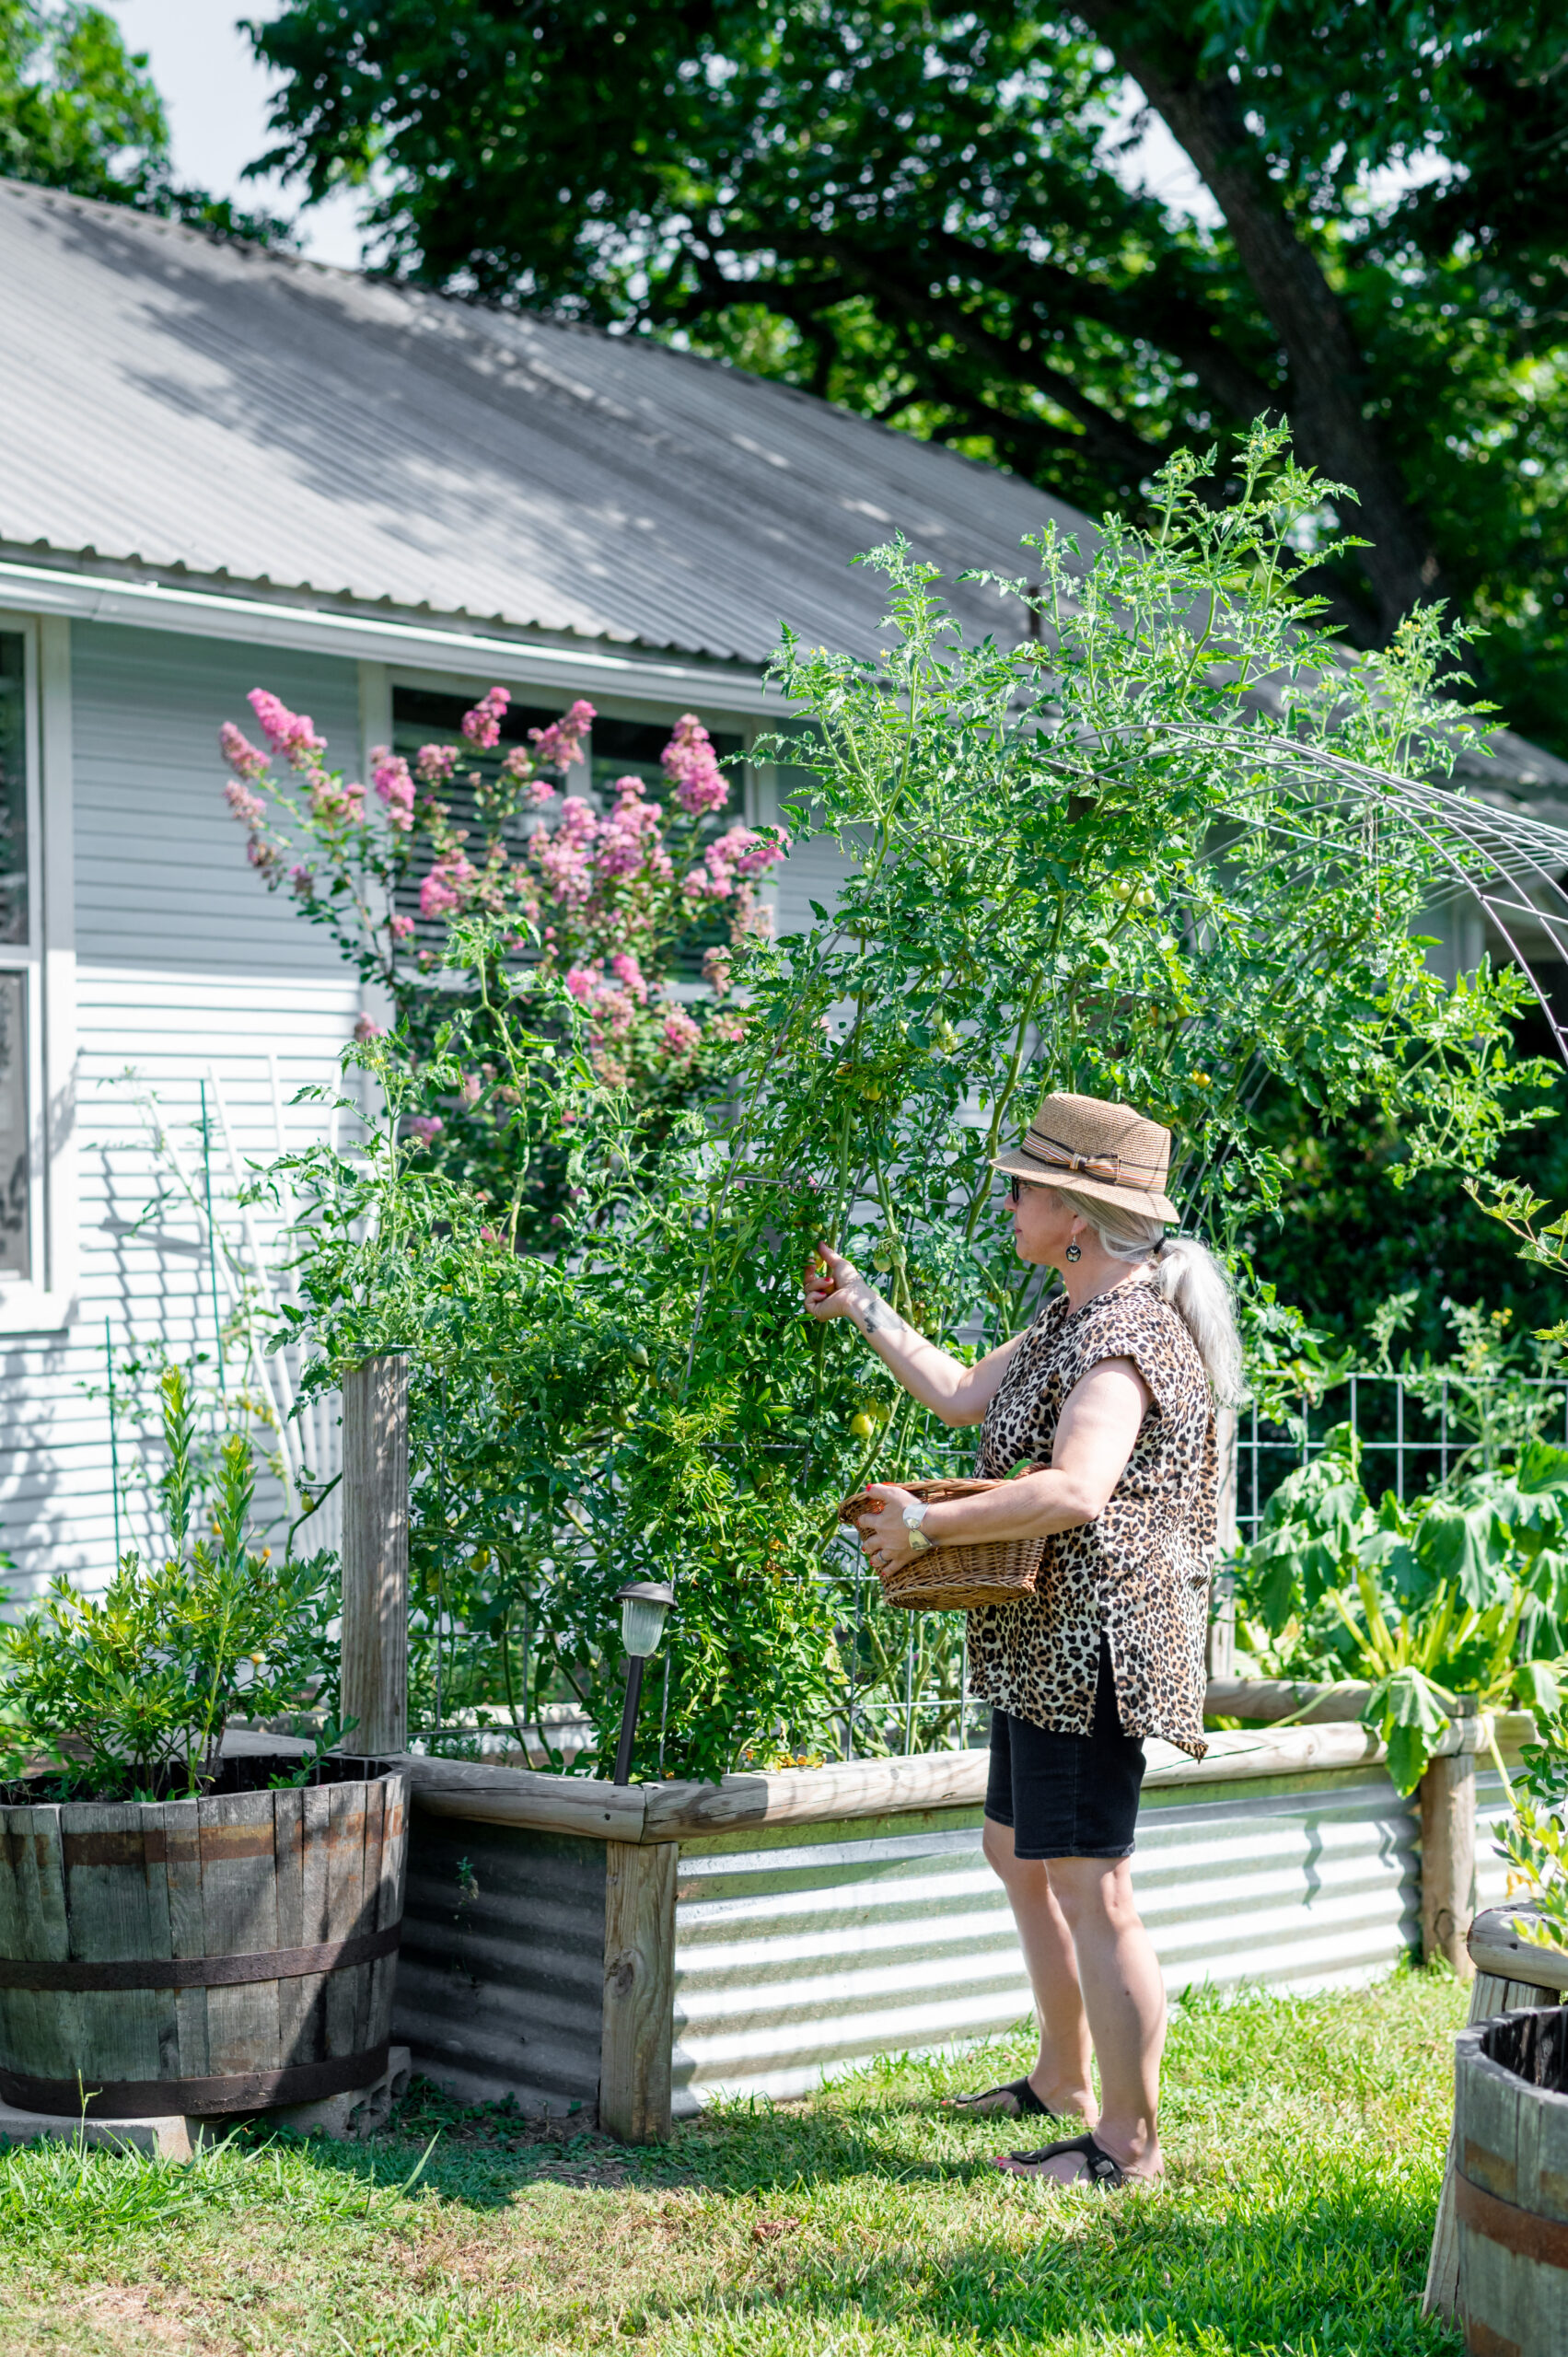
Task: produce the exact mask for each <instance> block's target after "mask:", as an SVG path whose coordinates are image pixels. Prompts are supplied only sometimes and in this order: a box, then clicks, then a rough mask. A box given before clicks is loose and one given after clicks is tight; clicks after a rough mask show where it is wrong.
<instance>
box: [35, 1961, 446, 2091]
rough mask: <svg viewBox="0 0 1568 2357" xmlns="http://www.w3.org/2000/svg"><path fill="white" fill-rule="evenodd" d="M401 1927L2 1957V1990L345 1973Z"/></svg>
mask: <svg viewBox="0 0 1568 2357" xmlns="http://www.w3.org/2000/svg"><path fill="white" fill-rule="evenodd" d="M402 1928H403V1927H402V1925H401V1923H389V1924H387V1925H386V1926H385V1927H384V1929H383V1930H381V1931H379V1932H355V1933H353V1934H352V1936H351V1937H350V1938H348V1939H346V1940H323V1941H321V1942H320V1943H319V1945H318V1946H316V1947H310V1948H258V1949H255V1950H253V1951H252V1952H251V1953H250V1954H249V1955H245V1956H111V1957H105V1958H103V1959H101V1960H98V1961H94V1962H91V1963H87V1962H81V1961H77V1960H75V1959H73V1960H72V1961H71V1962H70V1963H64V1962H60V1963H56V1962H54V1961H52V1960H51V1959H50V1958H47V1957H43V1956H38V1957H35V1956H0V1989H53V1990H75V1991H90V1990H101V1989H236V1988H240V1987H243V1986H244V1984H245V1983H246V1982H247V1981H250V1980H302V1979H303V1978H304V1976H305V1975H306V1974H307V1973H308V1972H347V1971H349V1970H351V1969H352V1968H353V1967H354V1965H356V1964H374V1963H375V1961H376V1959H377V1956H390V1955H391V1954H392V1951H393V1950H394V1948H396V1946H397V1945H398V1942H399V1940H400V1939H401V1936H402ZM301 2100H302V2101H303V2100H305V2098H303V2097H302V2098H301Z"/></svg>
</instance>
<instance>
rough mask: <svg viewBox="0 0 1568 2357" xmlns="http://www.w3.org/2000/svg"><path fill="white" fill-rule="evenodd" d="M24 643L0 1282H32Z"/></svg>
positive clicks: (0, 842)
mask: <svg viewBox="0 0 1568 2357" xmlns="http://www.w3.org/2000/svg"><path fill="white" fill-rule="evenodd" d="M27 658H28V643H27V641H26V639H25V638H24V637H23V636H22V634H21V633H20V632H19V631H0V1283H4V1282H5V1281H6V1280H13V1281H14V1280H16V1279H17V1278H22V1279H26V1278H29V1277H30V1276H31V1275H32V1266H33V1255H32V1227H33V1220H32V1202H31V1193H32V1190H31V1186H30V1167H31V1162H32V1153H31V1143H30V1137H29V1100H30V1097H31V1094H32V1091H31V1089H30V1087H29V1078H30V1069H29V1068H30V1065H31V1062H32V1054H31V1048H32V1041H31V1039H30V1035H29V1004H28V1000H29V967H30V966H31V964H32V956H31V952H32V922H33V909H32V896H31V895H30V893H29V889H28V867H29V832H30V830H29V824H28V810H29V786H30V784H31V781H30V779H29V774H28V772H29V726H28V695H27V687H28V659H27Z"/></svg>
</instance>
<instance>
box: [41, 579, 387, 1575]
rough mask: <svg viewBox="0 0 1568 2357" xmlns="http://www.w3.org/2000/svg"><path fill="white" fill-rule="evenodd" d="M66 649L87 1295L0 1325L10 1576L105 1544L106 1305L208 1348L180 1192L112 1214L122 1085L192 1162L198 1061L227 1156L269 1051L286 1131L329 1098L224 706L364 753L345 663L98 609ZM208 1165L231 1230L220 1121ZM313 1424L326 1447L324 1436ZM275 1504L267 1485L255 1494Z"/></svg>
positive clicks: (174, 1339) (304, 942)
mask: <svg viewBox="0 0 1568 2357" xmlns="http://www.w3.org/2000/svg"><path fill="white" fill-rule="evenodd" d="M71 657H72V704H73V714H72V718H73V735H74V763H75V770H74V800H75V870H76V954H77V982H76V993H77V1024H76V1046H77V1067H76V1070H77V1080H76V1136H77V1149H78V1154H77V1159H78V1190H77V1202H76V1205H75V1216H76V1221H77V1225H78V1232H79V1238H80V1249H81V1276H80V1290H79V1298H80V1306H79V1311H78V1314H77V1316H76V1317H75V1318H74V1320H73V1322H72V1324H71V1326H70V1328H69V1329H68V1331H67V1332H66V1333H64V1334H63V1335H61V1334H51V1335H42V1336H36V1337H34V1336H17V1337H11V1338H6V1339H5V1340H4V1341H0V1530H3V1532H4V1538H5V1543H6V1547H7V1549H8V1550H9V1551H10V1553H11V1555H12V1557H13V1559H14V1562H15V1565H16V1570H15V1573H13V1574H12V1577H11V1581H10V1585H11V1586H12V1588H13V1590H14V1592H16V1593H18V1594H23V1595H25V1594H27V1593H29V1592H31V1591H33V1590H35V1589H36V1587H37V1586H38V1585H40V1584H41V1582H42V1581H43V1580H44V1579H45V1578H46V1577H48V1576H49V1575H50V1574H51V1573H54V1572H57V1571H65V1572H68V1573H71V1574H72V1576H73V1577H75V1579H77V1580H78V1581H79V1582H80V1583H82V1584H84V1585H96V1584H97V1583H98V1582H99V1581H100V1580H101V1579H102V1578H103V1576H104V1575H105V1574H106V1573H107V1572H108V1569H109V1567H110V1563H111V1562H112V1558H113V1548H114V1500H113V1491H112V1486H111V1481H110V1433H109V1420H108V1410H107V1403H106V1401H105V1399H103V1397H102V1396H101V1394H102V1390H103V1386H104V1377H105V1367H106V1360H105V1349H106V1344H105V1319H106V1318H107V1319H108V1321H109V1327H110V1335H111V1337H112V1341H113V1345H114V1348H115V1350H116V1353H121V1352H123V1351H124V1350H126V1349H127V1347H129V1346H131V1345H133V1344H134V1343H137V1342H141V1343H144V1344H154V1343H157V1344H161V1345H162V1346H164V1347H167V1348H168V1349H170V1350H172V1351H174V1352H175V1353H187V1352H191V1351H204V1352H206V1353H208V1354H209V1358H210V1356H211V1353H212V1352H213V1343H214V1335H213V1309H212V1288H211V1279H210V1274H209V1268H208V1262H207V1259H206V1255H205V1253H204V1250H203V1244H202V1232H201V1226H200V1223H199V1221H198V1219H197V1218H196V1217H195V1215H194V1214H193V1213H192V1211H191V1209H190V1208H189V1207H188V1206H187V1205H185V1204H184V1203H180V1205H179V1206H178V1207H171V1208H170V1209H169V1210H168V1211H167V1212H166V1213H163V1214H162V1215H160V1216H159V1217H158V1218H157V1219H156V1220H155V1221H154V1222H153V1223H152V1224H151V1225H150V1227H147V1228H145V1229H141V1230H139V1232H137V1233H135V1234H132V1233H130V1232H129V1231H130V1230H131V1229H132V1228H133V1227H134V1226H136V1225H137V1224H138V1223H139V1222H140V1221H141V1220H142V1217H143V1214H144V1213H145V1210H146V1208H147V1206H148V1204H149V1203H150V1202H153V1201H154V1200H155V1199H156V1197H157V1193H158V1191H159V1189H160V1186H161V1185H163V1184H166V1183H167V1182H168V1174H167V1171H166V1169H165V1168H164V1167H162V1166H161V1165H160V1164H159V1163H158V1161H157V1158H156V1156H155V1155H154V1154H153V1152H152V1150H151V1144H150V1140H149V1136H148V1132H147V1128H146V1124H145V1120H144V1119H143V1116H142V1114H141V1113H140V1111H139V1110H138V1108H137V1105H136V1102H135V1098H136V1096H137V1093H138V1091H139V1090H142V1089H150V1090H152V1091H153V1092H155V1093H156V1095H157V1097H158V1099H159V1101H160V1104H161V1106H162V1109H163V1114H164V1118H165V1120H166V1121H167V1123H168V1126H169V1128H170V1129H171V1130H172V1131H173V1132H175V1134H176V1135H177V1137H178V1138H179V1140H180V1145H181V1149H182V1151H183V1152H184V1154H185V1156H186V1160H187V1167H188V1168H189V1169H190V1170H191V1172H192V1176H193V1177H194V1176H197V1175H198V1174H199V1173H200V1170H201V1148H200V1139H199V1132H198V1130H197V1128H196V1127H195V1126H193V1125H194V1124H196V1122H197V1120H198V1117H199V1111H200V1102H201V1085H202V1083H203V1081H204V1080H206V1079H207V1078H208V1076H209V1074H210V1073H211V1072H212V1071H214V1070H215V1072H216V1074H217V1075H218V1081H219V1084H220V1086H221V1087H222V1090H223V1093H224V1097H225V1101H226V1106H227V1109H228V1115H229V1121H230V1126H231V1132H232V1134H233V1137H234V1143H235V1147H236V1151H237V1153H238V1155H239V1156H240V1157H241V1159H242V1161H244V1160H248V1159H249V1158H250V1157H257V1158H261V1159H268V1158H270V1157H271V1155H272V1154H273V1150H274V1145H275V1122H274V1109H273V1088H272V1081H271V1074H270V1071H269V1064H268V1056H269V1052H270V1053H271V1054H272V1055H273V1057H274V1058H275V1060H276V1065H277V1071H278V1078H279V1090H280V1094H281V1096H282V1098H283V1101H284V1125H285V1143H286V1144H289V1145H300V1144H306V1143H308V1141H309V1140H310V1139H312V1138H315V1137H319V1136H320V1135H322V1134H323V1133H324V1129H325V1122H326V1115H325V1113H324V1111H323V1109H321V1108H320V1107H319V1106H300V1107H294V1108H292V1109H291V1108H290V1106H289V1101H288V1100H289V1099H290V1098H291V1097H293V1096H294V1095H295V1093H296V1090H297V1089H298V1088H300V1087H301V1086H306V1085H308V1084H320V1083H325V1082H331V1081H333V1080H334V1079H335V1078H336V1076H337V1060H338V1057H339V1054H340V1053H341V1051H342V1048H343V1043H344V1041H345V1040H346V1039H347V1038H348V1037H349V1034H350V1033H351V1031H352V1029H353V1027H354V1018H355V1016H356V1014H357V1012H358V1005H359V993H358V984H357V981H356V979H355V977H354V975H353V974H352V973H351V972H350V970H349V969H348V968H347V967H346V966H344V965H343V963H342V961H341V960H340V959H339V958H338V957H337V956H336V954H335V952H334V951H333V949H332V946H331V943H330V941H329V940H328V939H327V937H326V935H324V934H322V933H321V932H320V931H319V929H317V928H314V927H312V926H309V925H307V924H306V923H304V922H303V921H302V920H301V918H300V917H299V916H298V914H297V913H296V910H295V908H294V906H293V904H292V903H291V901H290V900H289V898H288V896H287V895H286V893H280V894H269V893H268V892H267V891H266V890H265V889H264V888H263V887H262V886H261V883H260V881H259V879H258V878H257V877H256V876H255V875H254V874H253V873H252V871H251V870H250V867H249V866H248V865H247V863H246V858H245V838H244V832H243V830H242V829H241V828H239V827H238V825H237V824H236V823H235V821H234V820H233V819H231V818H230V816H229V814H228V811H227V808H226V805H225V802H224V798H223V783H224V777H225V773H226V772H225V765H224V763H223V761H222V759H221V757H220V756H219V753H218V749H217V731H218V727H219V726H220V724H221V723H222V722H223V721H224V720H225V719H226V718H234V719H237V720H238V721H239V722H240V723H241V725H244V724H245V723H246V722H247V721H249V720H250V714H249V711H248V708H247V706H246V704H245V701H244V698H245V693H246V691H247V690H248V689H250V688H251V687H255V686H265V687H272V688H273V689H274V690H275V691H276V692H277V693H278V694H280V695H281V696H282V697H283V698H284V700H285V702H288V703H290V704H292V705H293V706H294V707H295V708H296V710H305V711H308V712H309V713H310V714H311V716H312V717H313V718H314V720H315V721H316V723H317V726H318V727H319V728H320V729H321V730H322V731H323V732H324V733H325V734H326V735H327V736H328V737H329V738H330V739H334V740H336V741H335V742H334V744H333V747H332V752H333V753H334V754H336V753H338V752H339V751H341V753H342V757H343V760H344V761H345V763H346V764H347V765H348V766H350V768H351V769H352V768H354V767H357V759H356V754H357V741H356V739H357V728H358V717H357V714H358V676H357V671H356V668H355V667H354V665H353V664H349V663H330V662H327V661H325V660H322V659H320V658H315V657H309V656H296V655H279V654H276V653H274V652H273V651H272V650H261V651H257V650H253V649H249V648H246V647H244V646H231V645H225V644H221V643H217V642H210V641H201V640H184V639H180V638H178V637H174V636H171V635H168V634H165V633H152V632H144V631H137V630H130V629H122V628H116V627H113V626H111V625H107V624H102V625H95V624H78V625H77V626H76V627H75V630H74V631H73V633H72V646H71ZM258 734H259V732H258V731H257V730H256V729H255V727H254V726H253V725H252V726H251V727H250V735H251V736H252V737H256V736H257V735H258ZM330 758H331V756H330ZM128 1074H134V1077H128ZM210 1109H211V1110H212V1111H213V1112H214V1113H215V1110H216V1108H215V1104H214V1105H212V1106H211V1108H210ZM213 1183H214V1191H215V1197H216V1198H217V1199H218V1201H217V1202H216V1203H215V1210H216V1212H217V1215H218V1217H219V1218H220V1220H222V1221H223V1222H225V1224H226V1225H227V1227H228V1228H229V1230H230V1232H232V1233H233V1234H234V1235H235V1236H236V1237H240V1234H241V1231H240V1228H239V1223H238V1217H237V1216H236V1215H235V1214H234V1213H232V1211H226V1210H225V1209H224V1201H225V1199H226V1198H228V1197H229V1196H230V1195H231V1193H232V1185H231V1181H230V1178H229V1173H228V1169H227V1164H226V1156H225V1155H224V1153H223V1148H222V1144H221V1138H220V1137H219V1136H218V1134H217V1132H216V1129H215V1136H214V1161H213ZM233 1372H234V1373H235V1374H236V1375H238V1373H239V1372H240V1371H239V1370H234V1371H233ZM89 1387H94V1388H96V1390H97V1392H98V1393H99V1396H97V1397H93V1396H90V1391H89ZM117 1421H118V1433H117V1437H118V1442H119V1448H120V1457H121V1469H122V1476H123V1474H124V1472H125V1470H126V1469H127V1467H128V1465H129V1464H130V1463H131V1462H132V1461H134V1457H135V1455H136V1452H137V1446H138V1434H137V1432H136V1430H135V1428H134V1419H132V1418H130V1417H122V1418H121V1419H119V1420H117ZM323 1438H324V1440H325V1443H326V1446H327V1447H328V1449H329V1450H330V1449H331V1447H332V1446H334V1445H335V1435H333V1434H327V1435H324V1436H323ZM319 1454H320V1448H319V1446H312V1447H311V1449H310V1451H309V1455H310V1457H312V1458H315V1457H318V1456H319ZM316 1469H317V1467H316V1466H315V1465H314V1463H313V1464H312V1470H316ZM328 1469H329V1470H330V1469H332V1468H331V1467H329V1468H328ZM281 1504H282V1500H281V1497H280V1496H279V1494H278V1493H277V1492H276V1489H275V1485H271V1484H268V1485H264V1486H263V1491H262V1493H261V1509H262V1511H263V1512H266V1513H272V1512H275V1511H277V1510H278V1509H279V1508H280V1507H281ZM152 1536H153V1530H152V1526H151V1523H150V1518H149V1515H148V1513H147V1511H146V1503H145V1498H144V1499H143V1500H141V1501H140V1502H139V1501H138V1500H137V1498H135V1497H134V1496H132V1497H125V1498H122V1509H121V1543H122V1546H126V1545H130V1544H133V1543H136V1544H140V1545H143V1546H145V1545H146V1544H147V1542H148V1540H149V1539H150V1538H152Z"/></svg>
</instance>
